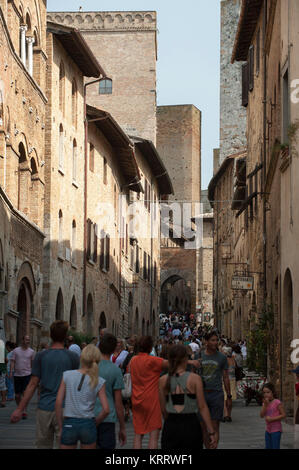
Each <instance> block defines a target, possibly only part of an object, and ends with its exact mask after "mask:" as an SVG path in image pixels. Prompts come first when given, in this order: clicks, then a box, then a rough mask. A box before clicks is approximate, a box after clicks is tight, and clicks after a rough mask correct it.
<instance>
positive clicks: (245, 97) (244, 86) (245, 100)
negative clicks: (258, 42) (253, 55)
mask: <svg viewBox="0 0 299 470" xmlns="http://www.w3.org/2000/svg"><path fill="white" fill-rule="evenodd" d="M248 92H249V74H248V62H246V64H243V65H242V106H245V107H246V106H248Z"/></svg>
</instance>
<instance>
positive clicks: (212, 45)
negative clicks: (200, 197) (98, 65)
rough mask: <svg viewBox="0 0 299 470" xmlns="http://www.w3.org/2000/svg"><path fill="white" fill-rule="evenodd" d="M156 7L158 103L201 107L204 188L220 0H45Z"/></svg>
mask: <svg viewBox="0 0 299 470" xmlns="http://www.w3.org/2000/svg"><path fill="white" fill-rule="evenodd" d="M80 6H82V8H83V11H98V10H99V11H117V10H118V11H138V10H141V11H144V10H155V11H157V20H158V30H159V34H158V63H157V92H158V95H157V98H158V105H174V104H194V105H195V106H197V107H198V108H199V109H200V110H201V111H202V189H206V188H207V186H208V184H209V181H210V179H211V177H212V173H213V149H214V148H217V147H218V146H219V76H220V69H219V67H220V0H208V1H207V0H183V1H182V0H75V1H74V0H48V4H47V8H48V11H55V10H56V11H76V10H78V9H79V7H80Z"/></svg>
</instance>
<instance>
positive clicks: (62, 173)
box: [58, 168, 64, 176]
mask: <svg viewBox="0 0 299 470" xmlns="http://www.w3.org/2000/svg"><path fill="white" fill-rule="evenodd" d="M58 173H60V174H61V175H62V176H64V171H63V169H62V168H58Z"/></svg>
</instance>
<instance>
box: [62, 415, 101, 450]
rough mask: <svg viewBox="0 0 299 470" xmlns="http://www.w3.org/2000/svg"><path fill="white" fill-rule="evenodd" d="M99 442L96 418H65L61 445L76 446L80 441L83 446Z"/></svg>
mask: <svg viewBox="0 0 299 470" xmlns="http://www.w3.org/2000/svg"><path fill="white" fill-rule="evenodd" d="M96 440H97V427H96V420H95V418H87V419H86V418H64V420H63V425H62V434H61V444H63V445H65V446H74V445H75V444H77V442H78V441H80V442H81V444H85V445H89V444H94V443H95V442H96Z"/></svg>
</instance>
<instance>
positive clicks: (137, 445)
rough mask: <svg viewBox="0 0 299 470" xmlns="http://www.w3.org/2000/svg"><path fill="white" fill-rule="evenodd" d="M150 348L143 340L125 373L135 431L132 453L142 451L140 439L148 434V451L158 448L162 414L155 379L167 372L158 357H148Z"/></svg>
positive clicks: (146, 339) (148, 339)
mask: <svg viewBox="0 0 299 470" xmlns="http://www.w3.org/2000/svg"><path fill="white" fill-rule="evenodd" d="M152 348H153V339H152V337H151V336H143V337H142V338H140V340H139V343H138V351H139V353H138V354H137V356H135V357H133V358H132V359H131V363H130V365H129V369H130V372H131V380H132V398H131V401H132V414H133V426H134V431H135V436H134V449H141V448H142V439H143V436H144V435H145V434H149V435H150V438H149V444H148V448H149V449H157V448H158V440H159V432H160V430H161V428H162V414H161V408H160V401H159V378H160V375H161V372H162V371H163V370H166V369H167V368H168V361H166V360H164V359H163V358H162V357H155V356H150V352H151V351H152Z"/></svg>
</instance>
